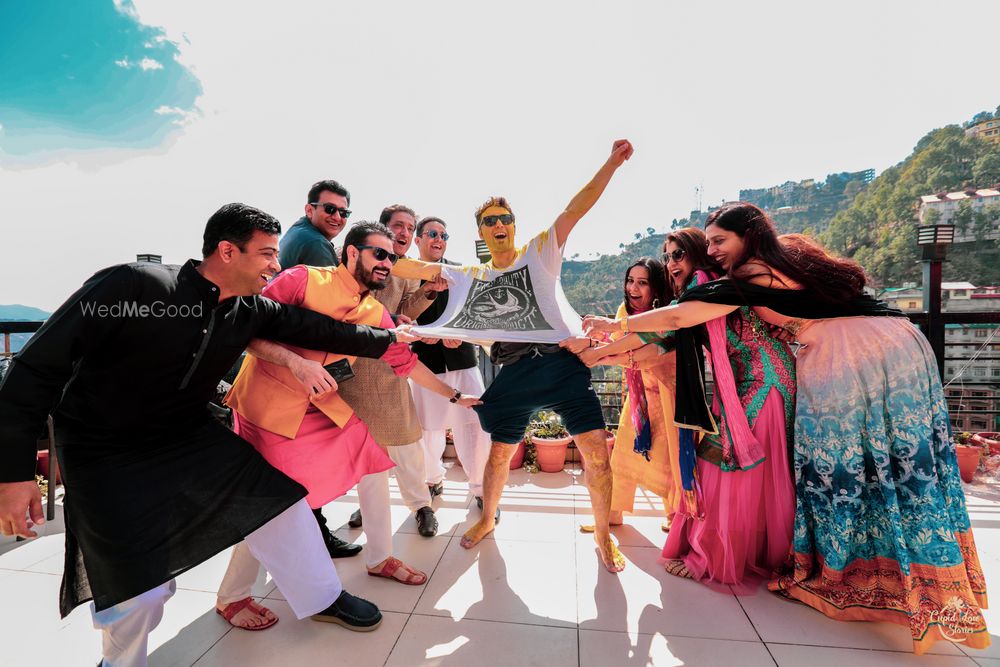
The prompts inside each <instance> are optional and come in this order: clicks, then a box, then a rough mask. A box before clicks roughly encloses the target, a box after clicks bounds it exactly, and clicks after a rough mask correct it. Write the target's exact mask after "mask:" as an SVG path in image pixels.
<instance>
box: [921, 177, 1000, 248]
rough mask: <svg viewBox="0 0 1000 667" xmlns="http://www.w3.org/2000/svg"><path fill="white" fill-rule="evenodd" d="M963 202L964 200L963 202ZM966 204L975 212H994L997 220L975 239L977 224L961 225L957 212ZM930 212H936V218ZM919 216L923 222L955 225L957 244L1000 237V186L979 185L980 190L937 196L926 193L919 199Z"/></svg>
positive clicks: (922, 223)
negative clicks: (980, 186)
mask: <svg viewBox="0 0 1000 667" xmlns="http://www.w3.org/2000/svg"><path fill="white" fill-rule="evenodd" d="M963 202H964V203H963ZM963 207H969V208H970V209H971V211H972V213H973V215H976V214H980V213H986V214H990V213H993V214H995V215H994V219H993V220H992V222H990V223H989V225H990V228H989V230H987V231H985V233H983V234H982V237H981V238H979V239H977V238H976V230H975V226H974V225H969V224H966V225H962V224H961V221H960V220H959V219H958V218H957V217H956V215H957V214H958V213H959V212H960V211H961V210H962V208H963ZM931 211H936V214H934V215H933V219H931V218H929V217H928V216H929V215H930V212H931ZM917 219H918V220H919V221H920V224H921V225H925V224H937V225H956V227H955V243H965V242H968V241H977V240H990V241H995V240H998V239H1000V189H997V188H980V189H978V190H974V189H969V190H958V191H956V192H942V193H939V194H936V195H924V196H923V197H921V198H920V210H919V211H918V212H917Z"/></svg>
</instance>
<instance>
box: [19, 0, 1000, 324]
mask: <svg viewBox="0 0 1000 667" xmlns="http://www.w3.org/2000/svg"><path fill="white" fill-rule="evenodd" d="M132 3H134V4H132ZM997 25H1000V2H996V1H995V0H989V1H987V0H954V1H953V2H951V3H947V4H946V3H942V2H940V1H939V0H909V1H907V2H872V1H871V0H838V2H835V3H829V2H828V3H804V2H802V1H801V0H760V1H759V2H746V0H701V1H699V2H691V1H690V0H660V1H650V0H618V1H617V2H614V3H608V2H606V1H603V0H546V1H545V2H538V0H507V1H506V2H504V3H503V4H502V5H500V4H497V3H492V4H484V3H472V2H468V1H467V0H435V2H433V3H415V2H412V0H380V1H379V2H377V3H376V2H370V3H364V2H349V1H347V0H282V1H281V2H258V3H252V2H239V1H238V0H228V1H226V0H216V1H213V2H205V1H204V0H132V2H131V3H129V4H124V3H120V4H119V5H116V4H115V2H114V1H113V0H72V1H71V0H58V1H57V0H0V125H2V126H3V129H2V130H0V229H2V232H3V235H2V238H3V241H2V246H0V247H2V248H3V249H4V251H5V253H4V261H3V263H2V264H0V303H22V304H26V305H30V306H36V307H39V308H43V309H45V310H49V311H51V310H54V309H55V308H56V307H57V306H58V305H59V304H60V303H61V302H62V301H63V300H64V299H65V298H66V296H67V295H69V294H70V293H71V292H72V291H73V290H74V289H76V288H77V287H78V286H79V285H80V284H81V283H82V282H83V281H84V280H86V278H87V277H88V276H90V275H92V274H93V273H94V272H95V271H97V270H99V269H101V268H103V267H105V266H108V265H111V264H116V263H121V262H129V261H134V260H135V256H136V254H138V253H157V254H161V255H163V258H164V261H165V262H168V263H174V264H179V263H183V262H184V261H185V260H186V259H188V258H189V257H196V256H198V255H199V249H200V247H201V236H202V232H203V229H204V225H205V221H206V220H207V219H208V217H209V216H210V215H211V214H212V213H213V212H214V211H215V210H217V209H218V208H219V206H221V205H222V204H225V203H227V202H233V201H243V202H247V203H248V204H252V205H254V206H258V207H260V208H262V209H264V210H265V211H268V212H270V213H272V214H274V215H275V216H277V217H278V219H279V220H281V222H282V224H283V225H284V226H285V227H286V228H287V227H288V225H290V224H292V223H293V222H294V221H295V220H296V219H297V218H298V217H299V216H301V215H302V212H303V207H304V205H305V198H306V193H307V191H308V189H309V185H310V184H312V183H313V182H315V181H317V180H320V179H323V178H335V179H337V180H339V181H341V182H342V183H344V184H345V185H346V186H347V187H348V189H350V191H351V194H352V197H351V209H352V210H353V211H354V212H355V213H354V219H360V220H363V219H372V218H377V217H378V214H379V212H380V211H381V209H382V207H384V206H386V205H388V204H395V203H403V204H407V205H409V206H411V207H412V208H414V209H415V210H416V211H417V213H418V214H420V215H435V216H439V217H441V218H443V219H444V220H445V221H447V222H448V231H449V234H451V239H450V240H449V247H448V256H449V257H450V258H451V259H454V260H459V261H473V260H474V258H475V246H474V243H473V242H474V240H475V234H476V230H475V225H474V222H473V217H472V212H473V211H474V210H475V209H476V207H477V206H478V205H479V204H480V203H481V202H482V201H483V200H484V199H486V198H487V197H489V196H490V195H494V194H503V195H505V196H507V198H508V199H509V201H510V202H511V203H512V205H513V207H514V209H515V211H516V213H517V219H518V231H517V235H518V240H519V241H522V240H523V241H527V240H528V239H529V238H530V237H531V236H532V235H534V234H536V233H538V232H540V231H542V230H544V229H545V228H547V227H548V226H549V225H550V224H551V223H552V221H553V220H554V219H555V217H556V216H557V215H558V214H559V212H560V211H562V210H563V208H564V207H565V205H566V203H567V202H568V201H569V200H570V199H571V198H572V196H573V195H574V194H575V193H576V192H577V191H578V190H579V189H580V188H581V187H582V186H583V185H584V184H585V183H586V182H587V180H588V179H589V178H590V177H591V176H592V175H593V174H594V172H595V171H596V170H597V168H598V167H599V166H600V164H601V163H602V162H603V161H604V160H605V159H606V157H607V155H608V152H609V151H610V148H611V145H612V142H613V141H614V140H615V139H619V138H628V139H631V140H632V142H633V144H634V145H635V155H634V156H633V157H632V159H631V160H630V161H629V162H628V163H627V164H626V165H625V166H624V167H623V168H622V169H621V170H620V171H619V172H618V174H616V176H615V178H614V180H613V182H612V183H611V185H610V186H609V187H608V189H607V191H606V192H605V193H604V195H603V197H602V198H601V201H600V202H598V204H597V205H596V206H595V207H594V209H593V210H592V211H591V212H590V213H588V214H587V216H586V217H585V218H584V219H583V220H582V221H581V222H580V224H578V225H577V227H576V228H575V229H574V231H573V234H572V236H571V237H570V239H569V241H568V243H567V246H566V256H567V257H572V256H573V255H574V254H577V253H580V255H581V256H583V257H584V258H588V257H593V256H594V254H595V253H614V252H617V250H618V244H619V243H620V242H621V241H628V240H630V239H632V238H633V235H634V233H635V232H638V231H642V230H645V229H646V228H647V227H653V228H654V229H656V230H658V231H661V232H662V231H663V230H664V229H666V227H667V226H669V224H670V221H671V220H672V219H673V218H683V217H686V216H687V215H688V213H689V212H690V211H691V209H692V208H694V206H695V205H696V201H697V199H696V195H695V189H696V187H698V186H703V190H702V192H703V202H704V205H705V206H709V205H714V204H717V203H719V202H720V201H721V200H723V199H735V198H736V197H737V196H738V194H739V190H740V188H755V187H757V188H759V187H767V186H771V185H777V184H780V183H783V182H785V181H787V180H795V181H798V180H801V179H805V178H816V179H822V178H824V177H825V176H826V175H827V174H830V173H834V172H840V171H857V170H860V169H867V168H874V169H875V170H876V171H882V170H884V169H885V168H886V167H889V166H891V165H893V164H896V163H898V162H899V161H901V160H903V159H904V158H906V156H907V155H909V153H910V152H911V151H912V149H913V147H914V145H916V143H917V142H918V141H919V140H920V138H921V137H922V136H924V135H925V134H926V133H927V132H929V131H930V130H932V129H934V128H937V127H942V126H944V125H947V124H951V123H961V122H963V121H965V120H968V119H969V118H971V117H972V116H973V115H974V114H976V113H977V112H979V111H983V110H992V109H996V107H997V105H998V104H1000V85H998V84H997V83H996V81H995V79H996V77H995V76H993V75H992V70H991V69H990V68H991V63H993V62H995V60H996V42H997V40H996V26H997ZM158 110H159V112H160V113H157V111H158ZM412 252H413V251H411V253H412Z"/></svg>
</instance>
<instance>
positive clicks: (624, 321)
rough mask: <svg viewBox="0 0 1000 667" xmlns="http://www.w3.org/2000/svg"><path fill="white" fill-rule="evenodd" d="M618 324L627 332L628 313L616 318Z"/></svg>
mask: <svg viewBox="0 0 1000 667" xmlns="http://www.w3.org/2000/svg"><path fill="white" fill-rule="evenodd" d="M618 326H620V327H621V329H622V331H624V332H625V333H628V315H626V316H625V317H623V318H621V319H620V320H618Z"/></svg>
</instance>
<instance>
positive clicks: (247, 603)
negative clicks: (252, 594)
mask: <svg viewBox="0 0 1000 667" xmlns="http://www.w3.org/2000/svg"><path fill="white" fill-rule="evenodd" d="M244 609H249V610H250V611H251V612H253V613H254V614H255V615H256V616H257V617H258V618H262V619H264V622H263V623H261V624H260V625H254V626H249V625H237V624H236V623H233V617H234V616H236V614H238V613H240V612H241V611H243V610H244ZM258 609H260V610H264V609H267V608H266V607H262V606H260V605H258V604H256V603H254V600H253V598H249V597H248V598H243V599H242V600H237V601H236V602H230V603H229V604H227V605H226V606H225V607H223V608H222V609H219V608H218V607H216V608H215V613H216V614H218V615H219V616H221V617H222V618H224V619H226V622H228V623H229V625H231V626H233V627H234V628H239V629H240V630H249V631H250V632H256V631H257V630H267V629H268V628H269V627H271V626H272V625H274V624H275V623H277V622H278V617H277V616H275V617H274V618H271V619H269V618H267V617H265V616H264V615H263V614H262V613H261V612H260V611H258ZM268 611H270V610H268Z"/></svg>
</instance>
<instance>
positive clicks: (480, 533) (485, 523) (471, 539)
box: [459, 516, 496, 549]
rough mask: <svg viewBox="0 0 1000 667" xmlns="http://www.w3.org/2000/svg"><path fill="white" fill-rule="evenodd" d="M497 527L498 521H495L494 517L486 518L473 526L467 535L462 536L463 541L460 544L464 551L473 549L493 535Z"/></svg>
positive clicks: (466, 532)
mask: <svg viewBox="0 0 1000 667" xmlns="http://www.w3.org/2000/svg"><path fill="white" fill-rule="evenodd" d="M495 527H496V521H494V519H493V517H491V516H484V517H482V518H481V519H479V521H477V522H476V523H475V524H473V526H472V528H470V529H468V530H467V531H465V535H463V536H462V541H461V542H459V544H461V545H462V547H463V548H464V549H471V548H472V547H474V546H476V545H477V544H479V543H480V542H481V541H482V539H483V538H484V537H486V536H487V535H489V534H490V533H492V532H493V529H494V528H495Z"/></svg>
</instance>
